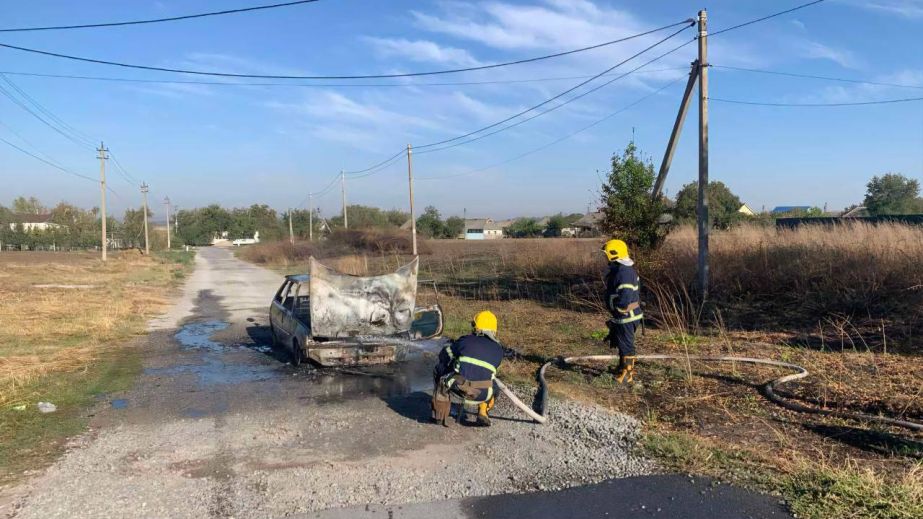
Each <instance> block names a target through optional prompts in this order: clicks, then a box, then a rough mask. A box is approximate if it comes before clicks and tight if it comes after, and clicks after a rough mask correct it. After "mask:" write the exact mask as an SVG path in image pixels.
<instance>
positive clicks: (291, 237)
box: [288, 208, 295, 245]
mask: <svg viewBox="0 0 923 519" xmlns="http://www.w3.org/2000/svg"><path fill="white" fill-rule="evenodd" d="M288 241H289V243H291V244H292V245H295V232H294V231H293V230H292V209H291V208H289V209H288Z"/></svg>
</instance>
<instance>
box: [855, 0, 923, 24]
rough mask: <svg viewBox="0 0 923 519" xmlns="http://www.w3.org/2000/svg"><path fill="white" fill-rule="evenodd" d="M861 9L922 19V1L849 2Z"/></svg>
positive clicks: (861, 0)
mask: <svg viewBox="0 0 923 519" xmlns="http://www.w3.org/2000/svg"><path fill="white" fill-rule="evenodd" d="M849 3H850V4H852V5H855V6H857V7H861V8H863V9H868V10H872V11H878V12H883V13H887V14H893V15H897V16H900V17H903V18H909V19H919V18H923V0H871V1H868V0H849Z"/></svg>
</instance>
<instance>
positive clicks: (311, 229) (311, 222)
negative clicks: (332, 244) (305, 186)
mask: <svg viewBox="0 0 923 519" xmlns="http://www.w3.org/2000/svg"><path fill="white" fill-rule="evenodd" d="M308 241H314V195H313V194H311V193H308Z"/></svg>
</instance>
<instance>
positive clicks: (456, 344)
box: [433, 311, 503, 427]
mask: <svg viewBox="0 0 923 519" xmlns="http://www.w3.org/2000/svg"><path fill="white" fill-rule="evenodd" d="M471 327H472V329H473V333H471V334H470V335H465V336H463V337H459V338H458V339H456V340H455V341H453V342H452V343H451V344H449V345H448V346H446V347H445V348H444V349H443V350H442V351H441V352H439V363H438V364H436V367H435V369H434V370H433V382H434V385H435V387H434V388H433V421H434V422H436V423H441V424H442V425H446V419H447V418H448V417H449V413H450V411H451V407H452V403H451V400H450V393H454V394H455V395H457V396H459V397H461V398H462V399H464V404H465V405H466V406H469V405H470V406H473V405H477V407H478V414H477V424H478V425H481V426H485V427H486V426H489V425H490V417H489V416H488V415H487V413H488V412H489V411H490V410H491V409H492V408H493V406H494V377H495V376H496V374H497V369H498V368H499V367H500V362H502V361H503V348H502V347H501V346H500V343H499V342H498V341H497V316H495V315H494V314H493V313H491V312H489V311H483V312H480V313H478V314H477V315H476V316H475V317H474V321H472V322H471Z"/></svg>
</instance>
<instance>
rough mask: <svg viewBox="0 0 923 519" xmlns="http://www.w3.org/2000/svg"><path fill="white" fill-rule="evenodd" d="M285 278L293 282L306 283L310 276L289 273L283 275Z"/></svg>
mask: <svg viewBox="0 0 923 519" xmlns="http://www.w3.org/2000/svg"><path fill="white" fill-rule="evenodd" d="M285 279H287V280H289V281H294V282H295V283H307V282H308V281H309V280H310V279H311V276H309V275H308V274H289V275H287V276H285Z"/></svg>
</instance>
